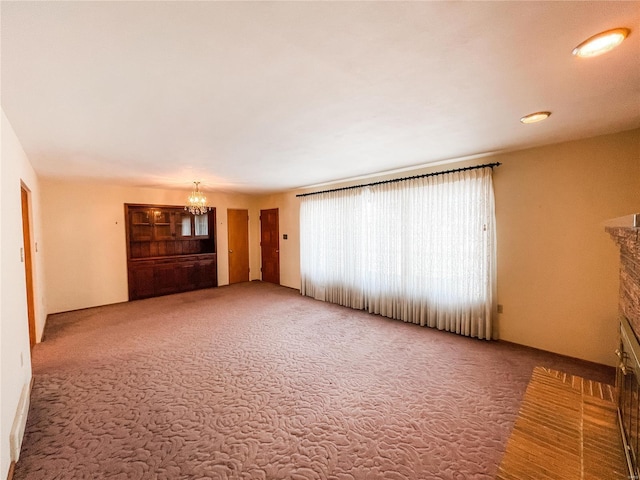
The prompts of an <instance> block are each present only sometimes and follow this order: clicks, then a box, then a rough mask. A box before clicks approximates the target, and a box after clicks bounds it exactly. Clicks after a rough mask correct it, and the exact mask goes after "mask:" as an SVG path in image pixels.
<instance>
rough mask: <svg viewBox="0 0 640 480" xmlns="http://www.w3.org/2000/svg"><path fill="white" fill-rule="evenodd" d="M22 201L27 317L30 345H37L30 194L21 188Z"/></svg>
mask: <svg viewBox="0 0 640 480" xmlns="http://www.w3.org/2000/svg"><path fill="white" fill-rule="evenodd" d="M20 193H21V200H22V237H23V241H24V273H25V277H26V280H27V317H28V320H29V345H30V346H31V348H33V346H34V345H35V344H36V316H35V308H34V304H33V260H32V257H31V227H30V224H29V217H30V215H29V192H27V190H26V188H24V187H22V186H21V187H20Z"/></svg>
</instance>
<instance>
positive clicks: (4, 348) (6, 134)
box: [0, 111, 47, 478]
mask: <svg viewBox="0 0 640 480" xmlns="http://www.w3.org/2000/svg"><path fill="white" fill-rule="evenodd" d="M1 130H2V146H1V155H2V166H1V167H0V172H1V173H0V182H1V187H2V188H1V190H0V192H1V193H0V209H1V210H0V215H1V217H2V221H1V222H0V224H1V225H2V230H1V232H0V244H1V246H2V248H1V252H2V253H1V256H2V274H1V275H0V343H1V350H0V365H1V367H0V375H1V376H0V378H1V383H2V392H1V396H0V478H6V477H7V472H8V470H9V464H10V461H11V458H10V450H9V434H10V432H11V428H12V425H13V421H14V418H15V417H16V414H17V409H18V404H19V400H20V395H21V394H22V392H23V391H24V390H26V389H28V385H29V383H30V381H31V352H30V348H29V325H28V317H27V306H26V305H27V298H26V280H25V269H24V263H23V262H22V260H21V255H20V249H21V248H23V245H24V244H23V236H22V216H21V211H22V209H21V198H20V186H21V185H24V186H25V187H26V188H27V189H28V190H29V192H30V193H29V200H30V201H29V203H30V213H31V221H30V226H31V250H32V252H33V256H32V260H33V278H34V307H35V316H36V333H37V336H38V338H40V336H41V335H42V329H43V328H44V322H45V319H46V313H47V304H46V302H45V298H46V295H45V285H44V275H43V270H44V269H43V253H44V249H43V248H42V243H43V242H42V228H41V225H42V223H41V218H42V217H41V210H40V188H39V184H38V177H37V176H36V174H35V171H34V170H33V168H32V167H31V164H30V163H29V160H28V159H27V156H26V154H25V152H24V150H23V149H22V146H21V145H20V142H19V141H18V138H17V137H16V134H15V133H14V131H13V128H12V127H11V124H10V123H9V120H8V119H7V117H6V116H5V114H4V111H3V112H2V124H1ZM36 243H37V244H38V249H37V250H38V251H37V252H36V248H35V246H36Z"/></svg>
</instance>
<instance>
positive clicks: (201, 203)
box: [184, 182, 210, 215]
mask: <svg viewBox="0 0 640 480" xmlns="http://www.w3.org/2000/svg"><path fill="white" fill-rule="evenodd" d="M193 185H194V187H193V191H192V192H191V194H190V195H189V201H188V204H187V205H186V206H185V207H184V209H185V210H186V211H188V212H189V213H191V214H193V215H204V214H205V213H207V212H208V211H209V210H210V207H209V206H208V205H207V197H206V196H205V195H204V193H202V192H201V191H200V188H199V187H198V185H200V182H193Z"/></svg>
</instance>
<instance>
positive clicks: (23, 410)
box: [9, 383, 31, 462]
mask: <svg viewBox="0 0 640 480" xmlns="http://www.w3.org/2000/svg"><path fill="white" fill-rule="evenodd" d="M30 399H31V383H28V384H26V385H25V386H24V387H23V389H22V393H21V394H20V401H19V402H18V408H17V410H16V416H15V418H14V419H13V425H12V426H11V434H10V437H9V447H10V452H11V461H12V462H17V461H18V458H20V448H21V447H22V439H23V438H24V431H25V428H26V427H27V415H28V414H29V403H30Z"/></svg>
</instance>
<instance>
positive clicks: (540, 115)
mask: <svg viewBox="0 0 640 480" xmlns="http://www.w3.org/2000/svg"><path fill="white" fill-rule="evenodd" d="M549 115H551V112H536V113H530V114H529V115H525V116H524V117H522V118H521V119H520V121H521V122H522V123H536V122H541V121H542V120H545V119H547V118H549Z"/></svg>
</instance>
